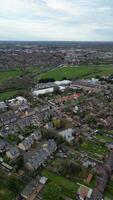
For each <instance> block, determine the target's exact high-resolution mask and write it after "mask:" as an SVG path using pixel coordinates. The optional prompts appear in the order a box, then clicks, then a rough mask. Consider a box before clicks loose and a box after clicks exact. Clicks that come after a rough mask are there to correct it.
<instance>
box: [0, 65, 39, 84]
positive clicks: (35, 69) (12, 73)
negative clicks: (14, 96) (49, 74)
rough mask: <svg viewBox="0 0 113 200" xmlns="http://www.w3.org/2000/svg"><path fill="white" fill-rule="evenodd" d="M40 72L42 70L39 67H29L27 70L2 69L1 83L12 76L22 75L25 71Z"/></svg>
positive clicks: (0, 73) (0, 72)
mask: <svg viewBox="0 0 113 200" xmlns="http://www.w3.org/2000/svg"><path fill="white" fill-rule="evenodd" d="M40 72H41V69H40V68H39V67H29V68H27V69H25V70H22V69H19V68H17V69H13V70H7V71H0V83H3V82H5V81H7V80H9V79H11V78H16V77H18V76H21V75H23V74H24V73H34V74H36V75H37V74H39V73H40Z"/></svg>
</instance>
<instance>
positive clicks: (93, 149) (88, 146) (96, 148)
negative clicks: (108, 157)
mask: <svg viewBox="0 0 113 200" xmlns="http://www.w3.org/2000/svg"><path fill="white" fill-rule="evenodd" d="M81 149H82V150H84V151H86V152H90V153H93V154H95V153H97V154H100V155H102V154H104V153H106V152H107V148H106V147H104V146H102V145H101V144H96V143H92V142H89V141H87V142H84V143H83V144H82V145H81Z"/></svg>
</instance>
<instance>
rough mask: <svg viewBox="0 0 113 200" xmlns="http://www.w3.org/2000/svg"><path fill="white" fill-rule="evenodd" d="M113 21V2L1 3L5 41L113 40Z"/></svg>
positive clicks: (49, 0) (43, 0)
mask: <svg viewBox="0 0 113 200" xmlns="http://www.w3.org/2000/svg"><path fill="white" fill-rule="evenodd" d="M112 21H113V2H112V0H109V2H108V0H104V2H103V0H0V39H1V40H104V39H105V40H113V28H112ZM111 33H112V34H111Z"/></svg>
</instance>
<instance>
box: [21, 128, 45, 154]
mask: <svg viewBox="0 0 113 200" xmlns="http://www.w3.org/2000/svg"><path fill="white" fill-rule="evenodd" d="M41 137H42V135H41V133H40V132H39V131H36V132H34V133H32V134H31V135H30V136H29V137H26V138H25V139H24V140H23V141H22V142H21V143H19V144H18V147H19V148H20V149H22V150H23V151H27V150H29V149H30V148H31V147H32V145H33V143H34V142H35V141H38V140H40V139H41Z"/></svg>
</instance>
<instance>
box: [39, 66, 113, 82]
mask: <svg viewBox="0 0 113 200" xmlns="http://www.w3.org/2000/svg"><path fill="white" fill-rule="evenodd" d="M110 74H113V66H111V65H110V66H109V65H104V66H103V65H102V66H73V67H72V66H65V67H62V68H57V69H54V70H51V71H48V72H46V73H43V74H41V76H40V79H49V78H54V79H55V80H62V79H63V78H64V77H66V78H68V79H71V78H91V77H95V76H97V75H100V76H108V75H110Z"/></svg>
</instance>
